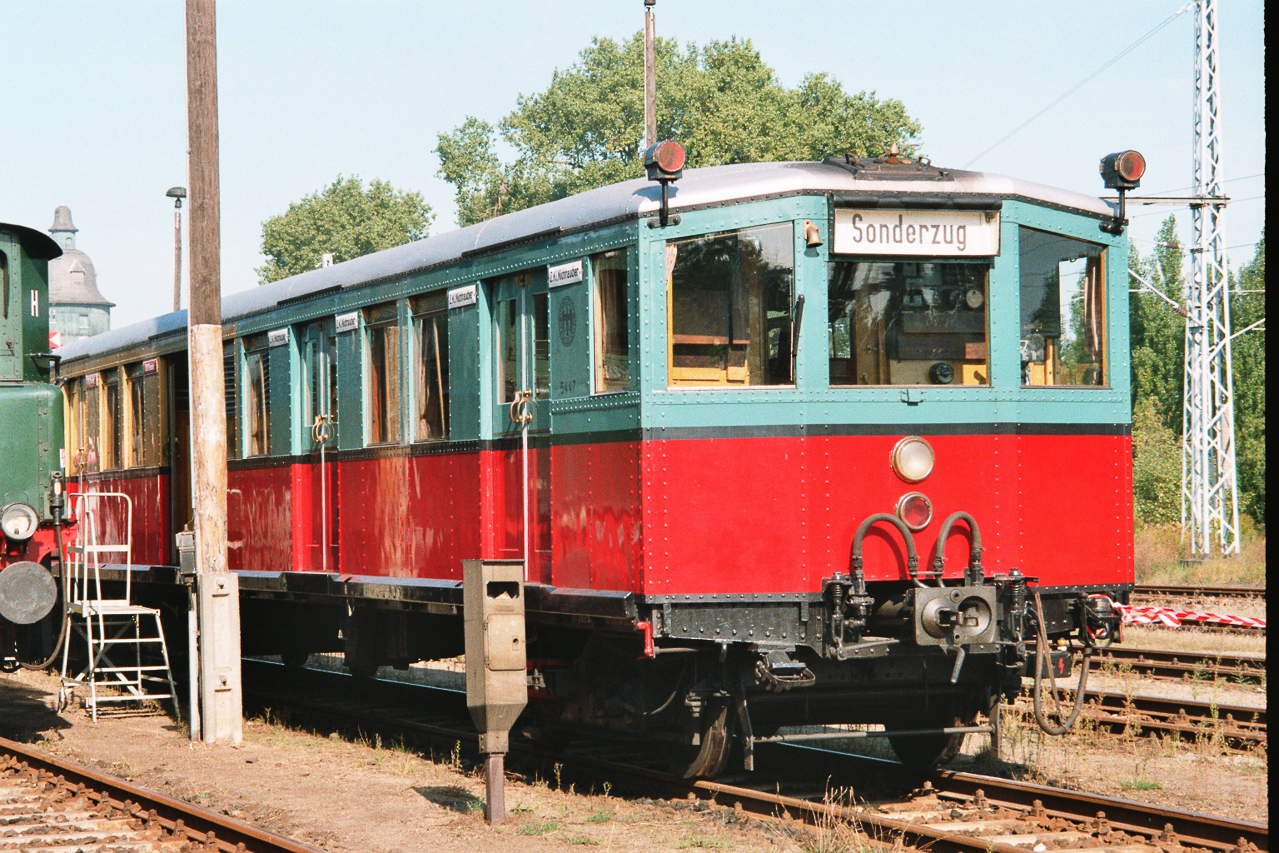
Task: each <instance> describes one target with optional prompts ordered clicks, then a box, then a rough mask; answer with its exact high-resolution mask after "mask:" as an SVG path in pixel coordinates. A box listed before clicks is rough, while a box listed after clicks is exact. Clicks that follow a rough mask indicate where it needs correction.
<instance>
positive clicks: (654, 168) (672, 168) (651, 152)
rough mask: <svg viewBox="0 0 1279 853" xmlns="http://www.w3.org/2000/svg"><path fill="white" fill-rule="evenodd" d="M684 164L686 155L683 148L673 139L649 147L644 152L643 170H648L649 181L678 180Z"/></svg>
mask: <svg viewBox="0 0 1279 853" xmlns="http://www.w3.org/2000/svg"><path fill="white" fill-rule="evenodd" d="M686 162H688V155H687V154H686V153H685V152H684V146H683V145H680V144H679V143H678V142H676V141H675V140H673V139H667V140H665V141H663V142H658V143H655V144H653V145H650V146H649V147H648V150H647V151H645V152H644V168H645V169H647V170H648V179H649V180H650V181H674V180H678V179H679V177H680V176H681V175H682V174H683V171H684V164H685V163H686Z"/></svg>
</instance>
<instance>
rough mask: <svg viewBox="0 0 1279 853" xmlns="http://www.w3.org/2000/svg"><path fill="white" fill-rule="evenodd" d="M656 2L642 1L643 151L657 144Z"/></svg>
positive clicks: (655, 0)
mask: <svg viewBox="0 0 1279 853" xmlns="http://www.w3.org/2000/svg"><path fill="white" fill-rule="evenodd" d="M655 5H657V0H644V149H645V150H648V148H649V147H650V146H653V145H656V144H657V45H656V40H657V22H656V20H655V19H654V16H653V7H654V6H655Z"/></svg>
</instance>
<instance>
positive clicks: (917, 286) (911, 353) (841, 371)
mask: <svg viewBox="0 0 1279 853" xmlns="http://www.w3.org/2000/svg"><path fill="white" fill-rule="evenodd" d="M988 272H989V267H988V266H987V265H986V264H984V263H955V262H945V263H943V262H937V261H934V262H917V261H911V262H892V261H838V262H835V263H833V264H831V270H830V281H829V284H828V291H827V295H828V310H829V312H830V315H829V318H828V323H827V343H828V346H829V347H830V384H831V385H950V384H952V383H954V384H961V385H989V384H990V369H989V361H988V355H987V331H986V295H987V287H986V282H987V274H988Z"/></svg>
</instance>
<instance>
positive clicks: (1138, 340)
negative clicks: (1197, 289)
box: [1128, 216, 1186, 436]
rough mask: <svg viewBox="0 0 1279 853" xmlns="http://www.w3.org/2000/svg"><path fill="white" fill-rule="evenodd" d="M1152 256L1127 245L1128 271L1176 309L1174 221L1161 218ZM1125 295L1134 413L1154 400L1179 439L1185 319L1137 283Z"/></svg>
mask: <svg viewBox="0 0 1279 853" xmlns="http://www.w3.org/2000/svg"><path fill="white" fill-rule="evenodd" d="M1155 239H1156V241H1157V243H1158V245H1156V247H1155V250H1154V252H1153V253H1152V254H1151V255H1150V257H1148V258H1142V257H1141V255H1140V254H1139V253H1138V252H1137V250H1136V247H1131V253H1130V255H1129V262H1128V265H1129V268H1130V269H1132V270H1133V271H1134V272H1135V273H1136V274H1137V275H1139V276H1141V277H1142V278H1143V279H1145V281H1148V282H1150V284H1151V285H1153V286H1154V287H1155V288H1156V289H1157V290H1158V291H1159V292H1160V293H1163V294H1164V295H1165V296H1167V297H1168V298H1169V299H1170V300H1172V301H1173V302H1174V303H1176V304H1177V305H1181V306H1184V305H1185V302H1186V293H1185V290H1186V281H1185V276H1184V275H1183V274H1182V262H1183V258H1184V252H1183V250H1182V249H1181V248H1180V247H1178V246H1177V242H1176V241H1177V220H1176V217H1174V216H1169V217H1168V218H1167V219H1165V220H1164V224H1163V227H1162V228H1160V229H1159V235H1158V236H1157V237H1156V238H1155ZM1130 280H1132V281H1133V282H1134V284H1133V285H1132V286H1131V288H1130V289H1131V290H1138V292H1137V293H1131V294H1129V298H1128V310H1129V329H1130V334H1131V339H1132V340H1131V346H1132V402H1133V411H1134V412H1135V411H1136V409H1137V406H1138V405H1139V404H1140V403H1141V402H1142V401H1144V400H1146V399H1152V400H1154V403H1155V407H1156V409H1157V411H1158V414H1159V420H1160V421H1161V422H1162V423H1163V425H1164V426H1165V427H1167V428H1168V429H1169V430H1171V431H1172V433H1173V434H1174V435H1177V436H1180V435H1181V428H1182V424H1181V414H1182V413H1181V396H1182V387H1183V386H1184V384H1185V355H1186V318H1185V316H1184V315H1182V314H1180V313H1178V312H1177V311H1176V310H1174V309H1173V307H1172V306H1171V305H1169V304H1168V303H1167V302H1166V301H1164V300H1163V299H1160V298H1159V297H1158V296H1156V295H1154V294H1153V293H1150V292H1148V291H1145V290H1143V289H1141V287H1140V285H1138V284H1137V283H1136V279H1132V277H1131V276H1130Z"/></svg>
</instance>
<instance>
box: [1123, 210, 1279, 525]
mask: <svg viewBox="0 0 1279 853" xmlns="http://www.w3.org/2000/svg"><path fill="white" fill-rule="evenodd" d="M1175 240H1176V221H1175V219H1174V218H1173V217H1171V216H1170V217H1168V219H1167V220H1165V222H1164V224H1163V228H1162V229H1161V230H1160V232H1159V236H1158V237H1157V241H1158V243H1159V244H1160V245H1158V246H1157V247H1156V249H1155V251H1154V253H1153V254H1152V255H1151V256H1149V257H1147V258H1143V257H1141V255H1140V253H1138V252H1137V251H1136V249H1135V248H1134V249H1133V250H1132V252H1131V254H1130V256H1129V258H1130V259H1129V267H1130V269H1132V270H1133V272H1135V273H1136V274H1137V275H1140V276H1141V277H1142V278H1144V279H1145V280H1146V281H1148V282H1150V283H1151V284H1152V285H1153V286H1154V287H1156V288H1157V289H1158V290H1159V291H1160V292H1162V293H1164V294H1165V295H1167V296H1168V297H1169V298H1170V299H1172V300H1173V301H1174V302H1176V303H1177V304H1179V305H1182V304H1184V302H1185V298H1186V296H1185V279H1184V277H1183V275H1182V263H1183V258H1184V252H1183V250H1182V249H1180V248H1176V247H1175ZM1168 244H1173V245H1172V246H1170V245H1168ZM1134 288H1135V285H1134ZM1265 288H1266V238H1265V232H1264V231H1263V232H1262V236H1261V241H1260V242H1259V243H1258V244H1257V254H1256V255H1255V256H1254V258H1253V260H1252V261H1251V262H1250V263H1248V264H1247V265H1246V266H1244V268H1243V269H1242V270H1240V271H1239V274H1238V275H1237V276H1236V275H1235V274H1233V273H1232V274H1231V276H1230V288H1229V290H1230V292H1231V296H1230V313H1231V325H1232V327H1233V329H1234V330H1235V331H1236V332H1240V331H1242V330H1243V329H1246V328H1247V327H1248V326H1250V325H1252V324H1253V323H1255V322H1257V321H1259V320H1262V319H1263V318H1264V317H1265V302H1266V295H1265ZM1129 308H1130V324H1131V326H1130V328H1131V336H1132V402H1133V428H1132V436H1133V454H1134V463H1133V465H1134V469H1133V477H1134V482H1133V486H1134V497H1135V499H1136V509H1137V519H1138V520H1139V521H1141V522H1143V523H1146V524H1158V523H1166V522H1179V521H1180V518H1181V515H1180V512H1181V510H1180V494H1181V491H1180V477H1181V472H1180V449H1179V447H1178V446H1179V444H1180V441H1181V434H1182V426H1183V425H1182V423H1181V420H1182V412H1181V400H1182V394H1183V388H1184V384H1185V373H1184V371H1185V352H1186V342H1185V334H1186V320H1185V318H1184V317H1183V316H1182V315H1181V314H1179V313H1177V312H1176V311H1174V310H1173V309H1172V307H1171V306H1170V305H1168V303H1167V302H1165V301H1164V300H1162V299H1160V298H1159V297H1158V296H1155V295H1154V294H1152V293H1149V292H1140V293H1134V294H1132V295H1131V296H1130V298H1129ZM1231 348H1232V371H1233V377H1234V417H1235V462H1236V466H1237V467H1236V487H1237V490H1238V496H1239V510H1240V512H1241V513H1243V514H1245V515H1246V516H1248V517H1250V518H1251V519H1252V520H1254V521H1255V522H1256V524H1257V525H1258V526H1259V527H1261V528H1262V529H1264V527H1265V523H1266V390H1265V389H1266V340H1265V331H1264V327H1263V328H1259V329H1254V330H1252V331H1249V332H1247V333H1244V334H1241V335H1240V336H1239V337H1237V338H1235V339H1234V340H1233V341H1232V344H1231ZM1170 442H1171V444H1170ZM1170 447H1174V448H1177V449H1176V452H1175V453H1173V451H1171V450H1170V449H1169V448H1170ZM1143 454H1144V457H1145V458H1144V459H1143V458H1142V456H1143ZM1174 456H1175V460H1174ZM1174 461H1175V462H1176V464H1175V465H1174V464H1173V463H1174ZM1174 468H1175V469H1176V484H1175V488H1174V487H1170V486H1169V485H1168V482H1169V478H1171V477H1173V469H1174ZM1245 523H1246V522H1245Z"/></svg>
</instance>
